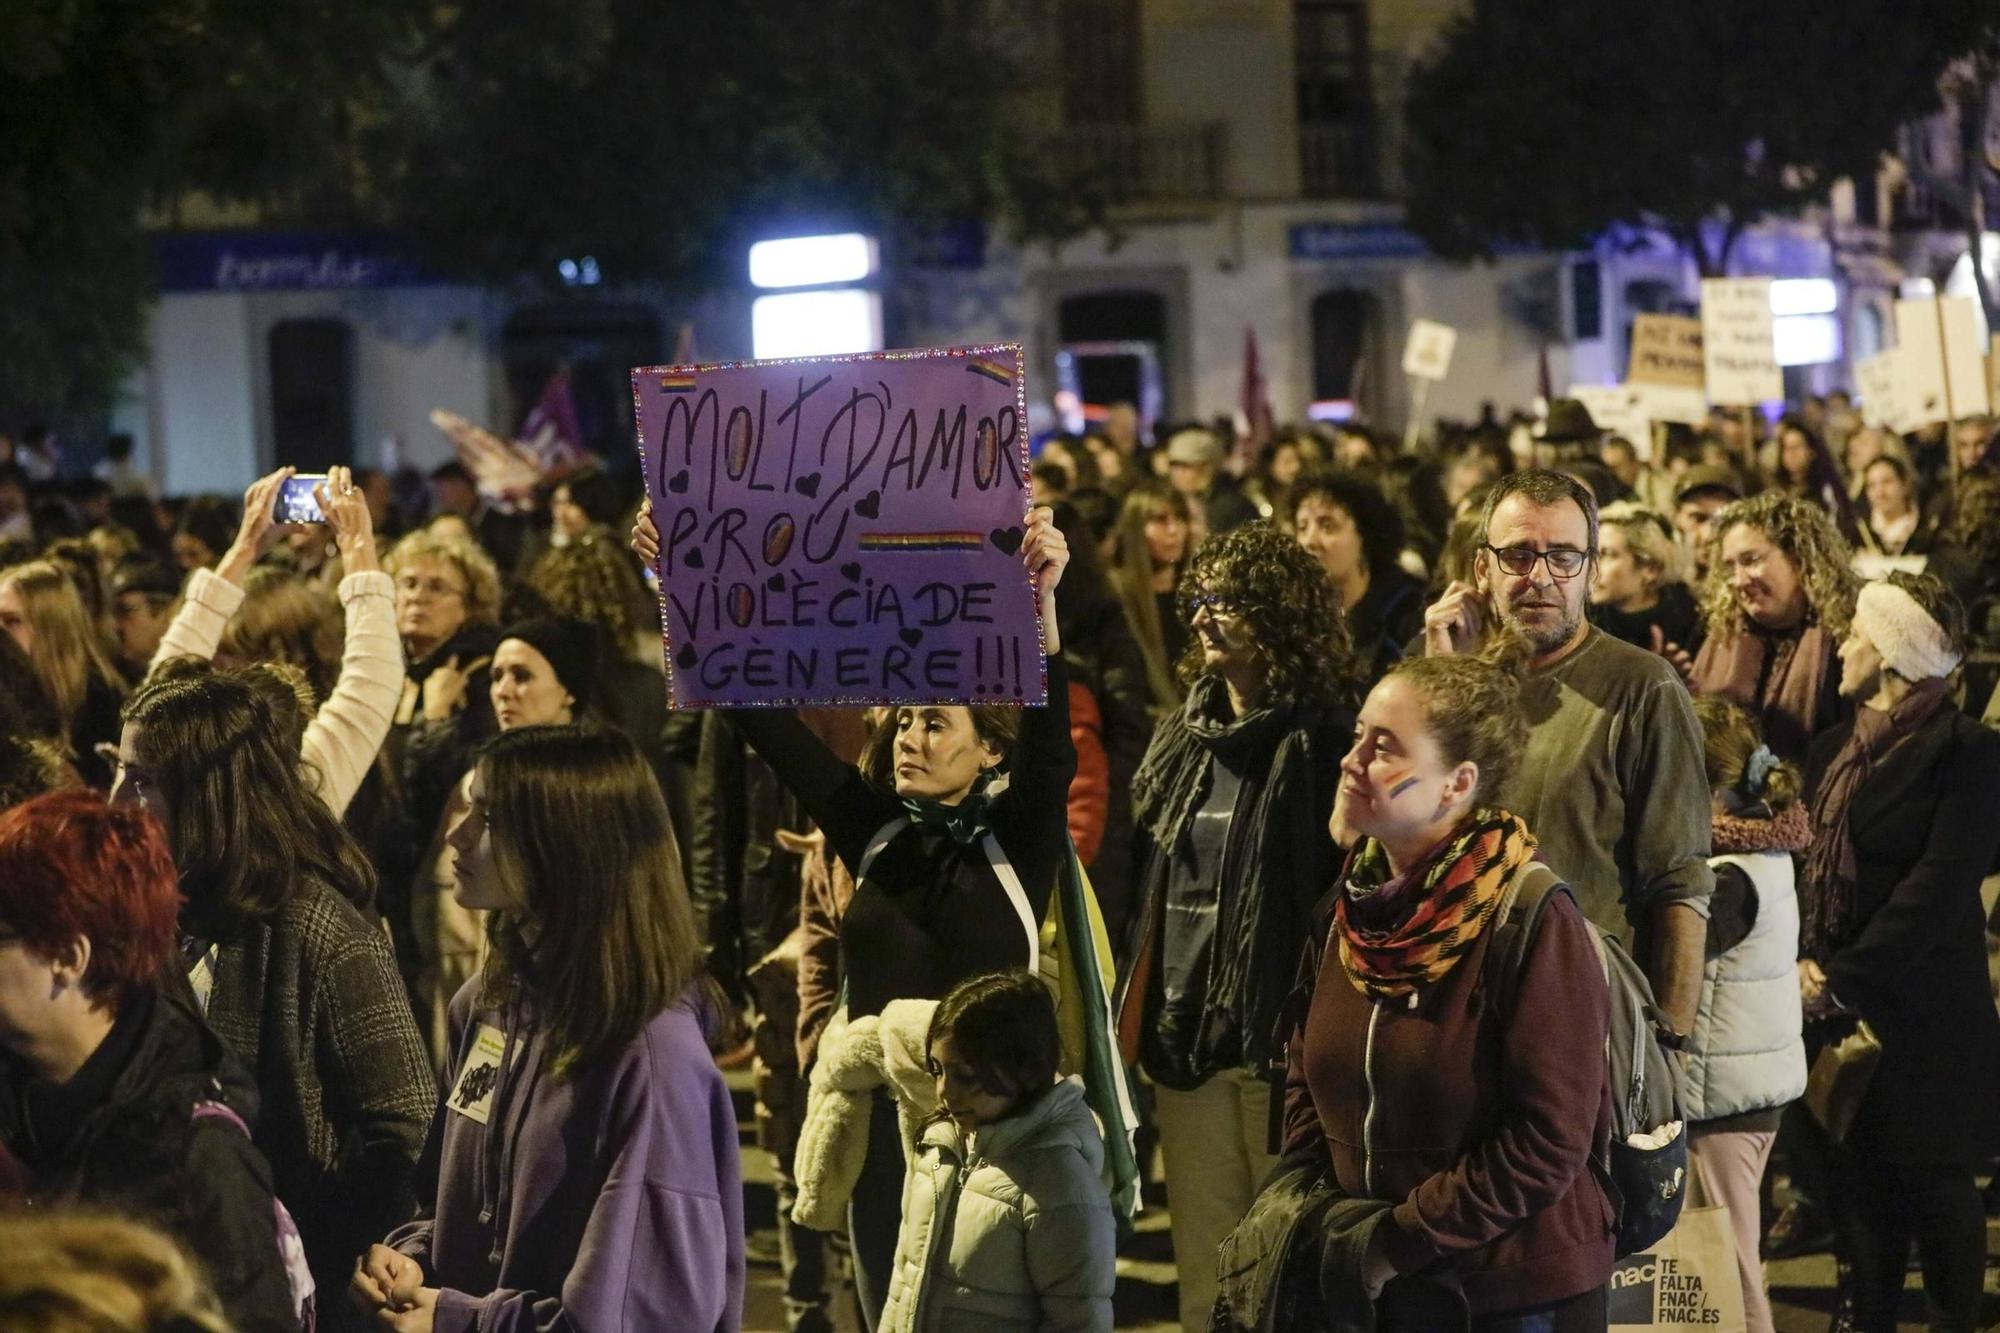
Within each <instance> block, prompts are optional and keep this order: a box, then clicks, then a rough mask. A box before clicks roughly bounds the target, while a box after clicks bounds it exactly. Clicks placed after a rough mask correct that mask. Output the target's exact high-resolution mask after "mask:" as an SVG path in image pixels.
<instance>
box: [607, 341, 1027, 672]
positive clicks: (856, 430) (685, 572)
mask: <svg viewBox="0 0 2000 1333" xmlns="http://www.w3.org/2000/svg"><path fill="white" fill-rule="evenodd" d="M632 395H633V405H634V408H635V411H636V413H637V418H638V423H639V447H640V451H641V453H642V454H643V455H644V457H645V464H646V489H647V493H648V494H649V495H650V496H651V497H652V501H653V522H654V524H655V525H656V526H657V527H658V528H659V531H660V559H659V573H660V602H661V610H662V613H663V615H664V618H665V630H666V642H667V671H668V676H669V679H670V681H671V685H672V697H673V702H674V706H675V707H677V708H688V707H695V708H701V707H717V706H744V705H751V706H755V705H790V704H874V703H916V702H927V703H1001V702H1005V703H1027V704H1039V703H1042V702H1043V701H1044V698H1045V695H1046V680H1045V676H1044V671H1045V666H1044V662H1043V657H1042V637H1041V622H1040V618H1039V616H1038V614H1037V611H1036V604H1035V596H1034V591H1033V588H1032V586H1031V585H1030V583H1029V580H1028V576H1027V570H1026V567H1025V566H1024V565H1023V563H1022V560H1021V554H1020V552H1021V541H1022V537H1023V531H1022V521H1023V519H1024V517H1025V515H1026V512H1027V501H1028V489H1027V428H1026V418H1025V412H1024V411H1023V390H1022V380H1021V349H1020V346H1019V345H1018V344H1011V343H1010V344H1005V345H998V346H987V347H953V348H936V349H928V350H921V351H910V352H881V353H873V354H869V355H865V356H851V357H826V358H816V359H811V360H798V361H768V362H744V363H738V364H731V365H720V366H667V367H657V366H655V367H645V368H641V369H638V370H635V371H633V372H632Z"/></svg>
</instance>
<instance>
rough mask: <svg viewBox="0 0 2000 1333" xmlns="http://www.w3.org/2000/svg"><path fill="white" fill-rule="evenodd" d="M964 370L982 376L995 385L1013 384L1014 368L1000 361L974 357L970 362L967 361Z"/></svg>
mask: <svg viewBox="0 0 2000 1333" xmlns="http://www.w3.org/2000/svg"><path fill="white" fill-rule="evenodd" d="M965 368H966V369H967V370H969V371H971V372H972V373H973V374H975V375H984V376H985V377H986V378H987V379H989V380H992V381H993V382H994V383H995V384H1010V385H1011V384H1012V383H1013V382H1014V367H1012V366H1010V365H1007V364H1006V363H1005V362H1002V361H994V360H992V359H991V358H988V357H983V356H975V357H973V358H972V359H971V360H970V361H967V362H966V363H965Z"/></svg>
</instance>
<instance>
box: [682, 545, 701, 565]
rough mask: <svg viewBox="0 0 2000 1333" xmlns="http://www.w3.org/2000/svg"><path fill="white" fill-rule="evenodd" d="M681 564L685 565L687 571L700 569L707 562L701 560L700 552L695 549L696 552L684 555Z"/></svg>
mask: <svg viewBox="0 0 2000 1333" xmlns="http://www.w3.org/2000/svg"><path fill="white" fill-rule="evenodd" d="M681 563H682V564H684V565H686V566H687V567H688V568H689V569H700V568H701V567H702V565H704V564H705V563H707V562H706V561H704V560H703V559H702V558H701V551H700V550H699V548H697V549H696V550H692V551H689V552H688V553H687V554H686V555H684V556H682V557H681Z"/></svg>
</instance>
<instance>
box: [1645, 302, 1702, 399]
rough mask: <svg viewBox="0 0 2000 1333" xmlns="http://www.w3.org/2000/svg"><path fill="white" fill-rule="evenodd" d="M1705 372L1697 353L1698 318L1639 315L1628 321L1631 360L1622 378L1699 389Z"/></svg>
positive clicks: (1699, 349) (1699, 330)
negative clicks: (1630, 329)
mask: <svg viewBox="0 0 2000 1333" xmlns="http://www.w3.org/2000/svg"><path fill="white" fill-rule="evenodd" d="M1706 377H1707V372H1706V370H1705V369H1704V367H1703V363H1702V356H1701V321H1700V320H1698V319H1690V318H1689V317H1687V316H1685V315H1656V314H1642V315H1640V316H1638V317H1637V318H1636V319H1634V320H1633V321H1632V360H1631V365H1630V367H1629V368H1628V369H1627V370H1626V372H1625V379H1626V381H1627V382H1628V383H1632V384H1664V385H1670V386H1672V387H1675V388H1682V389H1700V388H1701V387H1702V385H1703V383H1704V382H1705V380H1706Z"/></svg>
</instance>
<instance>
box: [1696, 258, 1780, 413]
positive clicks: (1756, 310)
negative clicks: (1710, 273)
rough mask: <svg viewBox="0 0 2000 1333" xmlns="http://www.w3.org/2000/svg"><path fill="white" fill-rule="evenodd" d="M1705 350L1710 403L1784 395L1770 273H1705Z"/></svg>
mask: <svg viewBox="0 0 2000 1333" xmlns="http://www.w3.org/2000/svg"><path fill="white" fill-rule="evenodd" d="M1701 353H1702V360H1703V362H1704V363H1705V364H1704V370H1705V375H1704V378H1705V379H1706V381H1707V384H1708V401H1710V402H1711V403H1732V404H1749V403H1764V402H1769V401H1771V400H1772V399H1774V398H1783V397H1784V396H1785V376H1784V372H1783V371H1781V370H1780V369H1779V368H1778V349H1777V343H1776V340H1775V338H1774V336H1773V332H1772V322H1771V280H1770V279H1769V278H1704V279H1702V283H1701Z"/></svg>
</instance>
